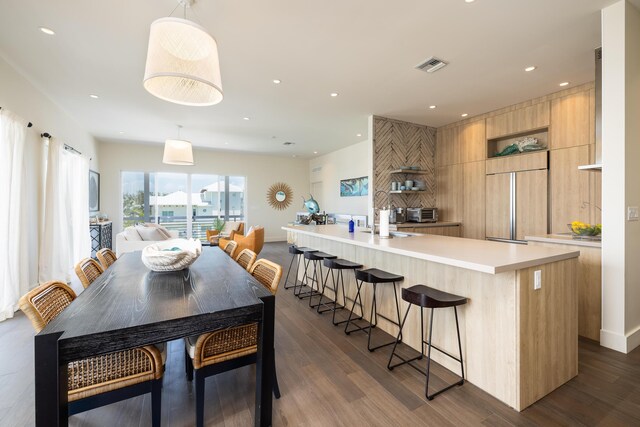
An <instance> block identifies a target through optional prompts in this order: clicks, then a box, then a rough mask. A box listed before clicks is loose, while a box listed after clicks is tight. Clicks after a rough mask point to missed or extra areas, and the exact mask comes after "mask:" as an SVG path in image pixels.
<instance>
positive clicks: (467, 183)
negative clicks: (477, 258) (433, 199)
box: [456, 161, 485, 240]
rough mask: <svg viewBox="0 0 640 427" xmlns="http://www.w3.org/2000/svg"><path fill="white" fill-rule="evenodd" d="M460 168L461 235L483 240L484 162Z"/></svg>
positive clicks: (464, 165) (468, 164) (472, 163)
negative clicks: (461, 192) (462, 200)
mask: <svg viewBox="0 0 640 427" xmlns="http://www.w3.org/2000/svg"><path fill="white" fill-rule="evenodd" d="M462 168H463V170H462V175H463V180H464V202H463V204H462V206H463V218H462V224H463V226H464V229H463V230H462V234H463V237H466V238H469V239H482V240H484V238H485V233H484V227H485V219H484V217H485V162H484V161H481V162H471V163H465V164H463V165H462ZM456 228H459V227H456Z"/></svg>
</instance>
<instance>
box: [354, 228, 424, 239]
mask: <svg viewBox="0 0 640 427" xmlns="http://www.w3.org/2000/svg"><path fill="white" fill-rule="evenodd" d="M360 231H361V232H362V233H369V234H371V229H369V230H360ZM378 234H380V233H379V232H378V231H376V235H378ZM389 236H390V237H398V238H401V239H402V238H405V237H413V236H419V234H418V233H406V232H402V231H389Z"/></svg>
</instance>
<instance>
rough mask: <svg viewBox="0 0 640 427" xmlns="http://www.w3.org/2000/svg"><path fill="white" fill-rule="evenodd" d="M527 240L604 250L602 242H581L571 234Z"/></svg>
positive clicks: (545, 235)
mask: <svg viewBox="0 0 640 427" xmlns="http://www.w3.org/2000/svg"><path fill="white" fill-rule="evenodd" d="M524 239H525V240H528V241H530V242H542V243H557V244H561V245H572V246H584V247H588V248H599V249H600V248H602V241H600V240H580V239H574V238H573V237H571V235H569V234H544V235H542V236H525V237H524Z"/></svg>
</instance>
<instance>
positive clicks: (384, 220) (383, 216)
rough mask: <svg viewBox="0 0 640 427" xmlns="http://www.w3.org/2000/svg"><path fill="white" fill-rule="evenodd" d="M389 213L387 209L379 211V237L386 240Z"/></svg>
mask: <svg viewBox="0 0 640 427" xmlns="http://www.w3.org/2000/svg"><path fill="white" fill-rule="evenodd" d="M390 213H391V211H390V210H389V209H381V210H380V237H381V238H387V237H389V214H390Z"/></svg>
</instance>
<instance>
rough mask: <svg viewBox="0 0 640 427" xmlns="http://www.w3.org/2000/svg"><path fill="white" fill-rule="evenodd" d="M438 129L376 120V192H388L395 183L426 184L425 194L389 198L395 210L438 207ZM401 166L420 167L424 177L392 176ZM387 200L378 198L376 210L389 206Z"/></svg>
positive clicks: (374, 164) (374, 148)
mask: <svg viewBox="0 0 640 427" xmlns="http://www.w3.org/2000/svg"><path fill="white" fill-rule="evenodd" d="M435 152H436V128H432V127H429V126H423V125H417V124H414V123H408V122H402V121H399V120H393V119H387V118H385V117H374V118H373V171H374V172H373V175H374V176H373V186H372V188H373V189H374V191H378V190H382V191H385V192H388V191H389V190H390V189H391V182H392V181H404V180H405V179H411V180H414V181H423V182H424V183H425V185H426V190H425V191H423V192H420V193H414V194H390V195H389V196H390V199H391V200H390V201H391V204H392V205H393V206H394V207H404V208H406V207H434V206H435V205H436V175H435ZM400 166H419V167H420V169H422V170H424V171H427V172H426V173H425V174H424V175H408V176H405V175H400V174H397V175H391V174H390V172H391V171H392V170H394V169H398V168H400ZM386 204H387V200H386V196H385V195H383V194H378V195H377V196H375V206H376V207H383V206H386Z"/></svg>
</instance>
